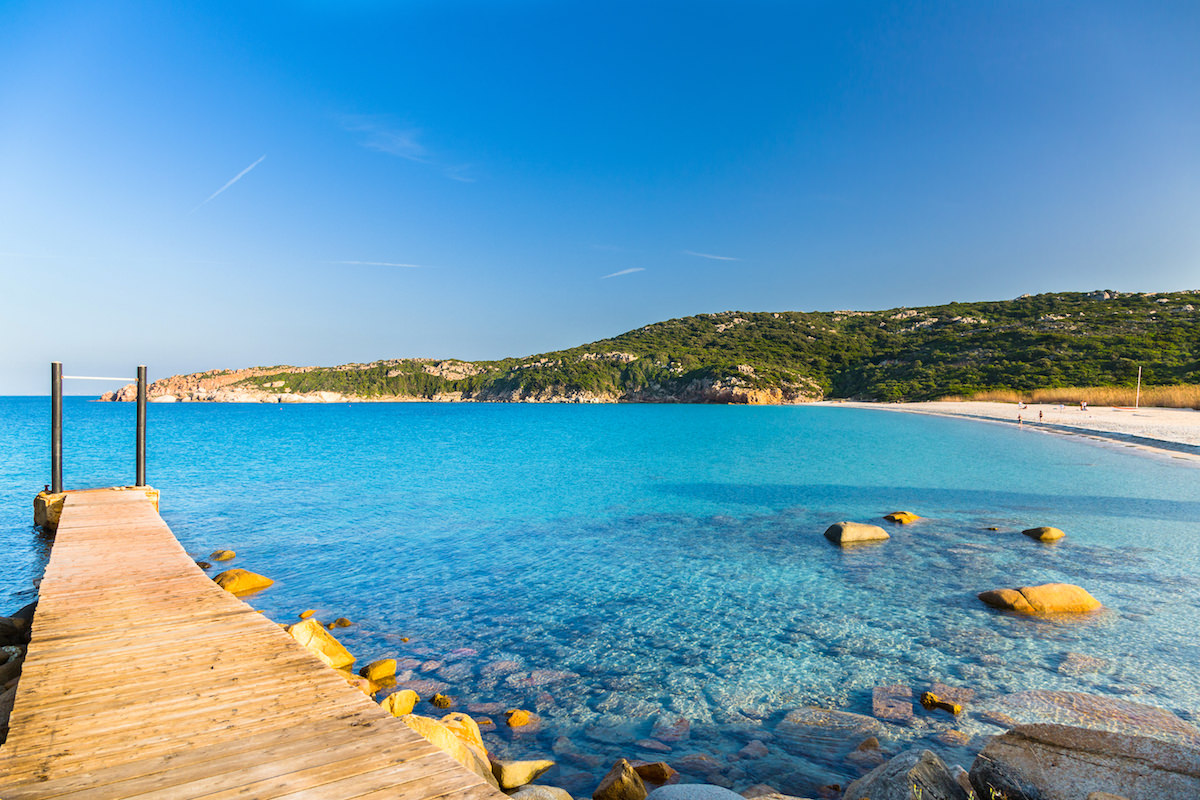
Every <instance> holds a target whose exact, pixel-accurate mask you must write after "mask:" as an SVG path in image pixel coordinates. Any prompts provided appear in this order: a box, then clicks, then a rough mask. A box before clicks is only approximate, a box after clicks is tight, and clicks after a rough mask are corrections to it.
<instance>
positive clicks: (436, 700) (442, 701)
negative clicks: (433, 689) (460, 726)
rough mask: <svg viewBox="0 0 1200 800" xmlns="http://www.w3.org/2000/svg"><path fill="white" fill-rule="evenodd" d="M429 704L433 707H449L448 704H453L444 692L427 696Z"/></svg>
mask: <svg viewBox="0 0 1200 800" xmlns="http://www.w3.org/2000/svg"><path fill="white" fill-rule="evenodd" d="M429 704H430V705H432V706H433V707H434V708H450V706H452V705H454V701H453V700H451V699H450V698H449V697H447V696H446V695H444V694H435V695H434V696H433V697H431V698H429Z"/></svg>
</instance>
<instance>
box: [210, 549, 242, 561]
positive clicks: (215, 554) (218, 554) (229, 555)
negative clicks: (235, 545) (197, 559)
mask: <svg viewBox="0 0 1200 800" xmlns="http://www.w3.org/2000/svg"><path fill="white" fill-rule="evenodd" d="M209 558H211V559H212V560H213V561H229V560H230V559H233V558H237V553H235V552H234V551H232V550H214V551H212V554H210V555H209Z"/></svg>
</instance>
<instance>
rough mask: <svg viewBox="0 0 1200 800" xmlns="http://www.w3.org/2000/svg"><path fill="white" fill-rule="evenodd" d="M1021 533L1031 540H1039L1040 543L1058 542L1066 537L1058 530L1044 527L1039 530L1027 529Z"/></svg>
mask: <svg viewBox="0 0 1200 800" xmlns="http://www.w3.org/2000/svg"><path fill="white" fill-rule="evenodd" d="M1021 533H1023V534H1025V535H1026V536H1028V537H1029V538H1030V539H1037V540H1038V541H1039V542H1057V541H1058V540H1059V539H1061V538H1063V537H1064V536H1066V534H1065V533H1063V532H1062V531H1061V530H1059V529H1058V528H1051V527H1049V526H1046V525H1043V526H1041V527H1039V528H1026V529H1025V530H1023V531H1021Z"/></svg>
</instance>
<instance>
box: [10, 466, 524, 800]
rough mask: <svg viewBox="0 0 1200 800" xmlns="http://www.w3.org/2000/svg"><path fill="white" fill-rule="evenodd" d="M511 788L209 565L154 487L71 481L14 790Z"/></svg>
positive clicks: (489, 793)
mask: <svg viewBox="0 0 1200 800" xmlns="http://www.w3.org/2000/svg"><path fill="white" fill-rule="evenodd" d="M135 797H136V798H141V799H142V800H150V799H151V798H172V799H174V798H200V797H203V798H209V800H217V799H218V798H235V797H236V798H321V800H334V799H335V798H363V799H364V800H366V799H367V798H389V799H395V800H405V799H409V798H411V800H433V798H462V799H463V800H476V799H480V800H482V798H503V797H504V795H503V794H501V793H500V792H499V791H497V790H496V789H494V788H492V787H491V786H489V785H488V784H486V783H485V782H484V781H483V780H482V779H481V778H479V777H478V776H477V775H475V774H474V773H472V772H470V771H468V770H467V769H465V768H464V767H462V766H460V765H459V764H458V763H457V762H456V761H454V760H453V759H451V758H450V757H449V756H448V755H446V754H445V753H443V752H442V751H441V750H438V749H437V748H435V747H434V746H433V745H431V744H429V743H428V742H427V741H425V739H423V738H421V737H420V736H418V735H417V734H416V733H414V732H412V731H411V730H410V729H409V728H408V727H407V726H406V725H404V723H402V722H401V721H400V720H398V719H393V718H392V717H391V716H389V715H388V714H387V712H385V711H384V710H383V709H381V708H380V707H379V706H378V705H376V704H375V703H373V702H372V701H371V700H370V698H368V697H366V696H365V695H363V694H362V693H361V692H359V691H358V690H356V689H354V688H352V687H351V686H349V685H348V684H347V683H346V682H345V681H344V680H343V679H342V678H341V677H339V676H338V675H337V673H335V672H334V671H333V670H332V669H330V668H329V667H327V666H326V665H325V664H324V663H322V662H321V661H319V660H318V659H317V658H316V657H315V656H313V655H311V654H310V653H309V652H308V651H306V650H305V649H304V648H303V647H301V646H300V645H299V644H297V643H296V642H295V641H294V640H293V639H292V638H291V637H290V636H288V635H287V634H286V633H284V631H283V630H282V629H280V627H279V626H278V625H276V624H275V623H273V622H271V621H270V620H269V619H266V618H265V617H264V616H263V615H261V614H258V613H255V612H254V611H253V610H252V609H251V608H250V607H249V606H247V605H246V604H245V603H243V602H242V601H241V600H238V599H237V598H235V597H233V596H232V595H230V594H228V593H227V592H225V591H224V590H222V589H221V588H219V587H218V586H217V585H216V584H215V583H213V581H212V580H211V579H209V578H208V577H207V576H206V575H205V574H204V573H203V572H202V571H201V570H200V568H199V567H197V566H196V565H195V564H194V563H193V562H192V559H191V558H190V557H189V556H188V555H187V553H186V552H184V550H183V548H182V547H181V546H180V545H179V543H178V542H177V541H176V539H175V537H174V535H173V534H172V533H171V531H170V529H169V528H168V527H167V525H166V523H164V522H163V520H162V518H161V517H159V515H158V513H157V511H156V510H155V504H154V502H153V501H152V500H150V499H148V498H147V495H146V491H145V490H144V489H128V490H111V489H104V490H96V491H81V492H71V493H69V494H68V495H67V499H66V503H65V506H64V508H63V514H62V518H61V520H60V522H59V526H58V531H57V534H56V536H55V542H54V546H53V549H52V551H51V556H50V562H49V565H48V566H47V568H46V573H45V577H44V579H43V581H42V584H41V588H40V599H39V601H38V608H37V614H36V617H35V618H34V622H33V640H32V642H31V644H30V645H29V652H28V655H27V657H26V660H25V664H24V668H23V671H22V675H21V679H20V683H19V684H18V690H17V697H16V705H15V708H14V710H13V713H12V717H11V720H10V733H9V736H8V741H7V742H6V743H5V744H4V745H3V747H0V798H3V800H19V799H20V798H90V799H91V800H105V799H106V798H107V799H111V798H135Z"/></svg>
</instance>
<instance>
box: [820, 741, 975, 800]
mask: <svg viewBox="0 0 1200 800" xmlns="http://www.w3.org/2000/svg"><path fill="white" fill-rule="evenodd" d="M984 796H985V797H987V795H984ZM868 798H869V800H967V793H966V792H965V791H963V788H962V787H961V786H959V785H958V781H956V780H954V777H953V776H952V775H951V774H950V770H949V769H947V768H946V764H945V763H944V762H943V761H942V760H941V759H940V758H938V757H937V756H936V755H934V754H933V753H932V752H930V751H929V750H908V751H905V752H903V753H901V754H900V755H898V756H896V757H895V758H893V759H892V760H891V761H888V762H887V763H886V764H882V765H881V766H878V767H876V768H875V769H873V770H871V771H870V772H868V773H867V774H866V775H864V776H862V777H861V778H859V779H858V780H856V781H854V782H853V783H851V784H850V785H849V786H847V787H846V794H845V795H844V800H868Z"/></svg>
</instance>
